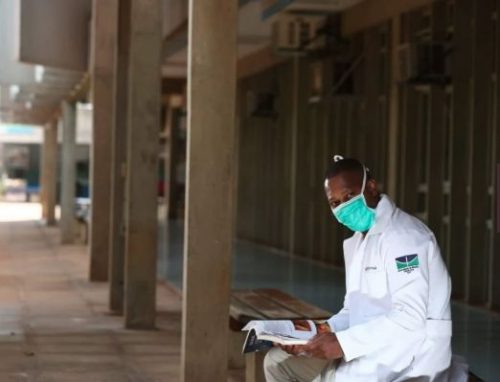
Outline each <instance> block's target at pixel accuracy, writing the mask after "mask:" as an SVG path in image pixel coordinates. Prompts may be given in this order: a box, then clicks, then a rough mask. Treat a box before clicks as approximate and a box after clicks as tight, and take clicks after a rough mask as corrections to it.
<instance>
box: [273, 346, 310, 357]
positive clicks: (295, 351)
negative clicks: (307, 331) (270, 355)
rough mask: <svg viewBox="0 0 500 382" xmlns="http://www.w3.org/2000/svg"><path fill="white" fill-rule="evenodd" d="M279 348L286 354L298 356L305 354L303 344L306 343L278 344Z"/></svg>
mask: <svg viewBox="0 0 500 382" xmlns="http://www.w3.org/2000/svg"><path fill="white" fill-rule="evenodd" d="M278 346H279V347H280V348H281V350H283V351H285V352H287V353H288V354H291V355H294V356H299V355H305V352H304V346H306V345H278Z"/></svg>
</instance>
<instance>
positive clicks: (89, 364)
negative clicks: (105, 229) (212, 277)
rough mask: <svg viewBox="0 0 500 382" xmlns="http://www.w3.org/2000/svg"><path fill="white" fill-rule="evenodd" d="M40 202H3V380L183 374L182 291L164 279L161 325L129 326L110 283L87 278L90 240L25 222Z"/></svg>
mask: <svg viewBox="0 0 500 382" xmlns="http://www.w3.org/2000/svg"><path fill="white" fill-rule="evenodd" d="M37 209H38V207H37V206H36V205H30V204H18V205H14V204H4V203H0V382H9V381H30V382H125V381H126V382H160V381H161V382H173V381H177V380H178V374H179V362H180V355H179V353H180V327H181V325H180V322H181V313H180V309H181V300H180V297H179V294H178V292H177V291H175V290H173V289H169V288H168V287H166V286H161V285H159V287H158V309H159V314H158V321H157V323H158V330H155V331H131V330H124V329H123V325H122V319H121V318H120V317H117V316H112V315H110V314H109V312H108V309H107V296H108V288H107V284H106V283H90V282H88V281H87V279H88V276H87V275H88V256H87V249H86V247H84V246H79V245H75V246H60V245H59V244H58V242H59V239H58V230H57V229H48V228H45V227H42V226H40V224H38V223H37V222H34V221H23V220H26V219H32V218H33V214H34V213H37V212H39V211H38V210H37ZM9 216H10V218H9ZM10 219H12V220H17V221H12V222H8V220H10Z"/></svg>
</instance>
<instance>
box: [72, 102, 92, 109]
mask: <svg viewBox="0 0 500 382" xmlns="http://www.w3.org/2000/svg"><path fill="white" fill-rule="evenodd" d="M76 106H77V108H78V109H79V110H88V111H92V110H93V109H94V105H92V103H90V102H88V103H83V102H78V103H77V105H76Z"/></svg>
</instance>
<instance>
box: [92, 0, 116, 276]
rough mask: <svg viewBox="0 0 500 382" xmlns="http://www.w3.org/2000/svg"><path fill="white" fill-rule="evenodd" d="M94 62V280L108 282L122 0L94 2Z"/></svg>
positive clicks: (98, 0) (96, 0)
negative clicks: (120, 1) (112, 168)
mask: <svg viewBox="0 0 500 382" xmlns="http://www.w3.org/2000/svg"><path fill="white" fill-rule="evenodd" d="M92 12H93V18H92V21H93V22H92V37H93V40H94V44H93V49H94V52H93V54H92V57H93V60H92V63H91V73H92V90H91V92H92V93H91V96H92V103H93V108H94V112H93V124H92V125H93V126H92V129H93V139H92V147H91V161H90V162H91V182H90V185H91V198H92V203H91V214H90V216H91V221H90V241H89V252H90V280H91V281H107V279H108V264H109V251H110V248H109V244H110V241H109V227H110V216H111V208H110V206H111V191H110V190H111V135H112V134H111V132H112V128H113V113H112V110H113V103H114V97H113V87H114V69H115V56H116V35H117V26H118V0H107V1H100V0H94V1H93V7H92Z"/></svg>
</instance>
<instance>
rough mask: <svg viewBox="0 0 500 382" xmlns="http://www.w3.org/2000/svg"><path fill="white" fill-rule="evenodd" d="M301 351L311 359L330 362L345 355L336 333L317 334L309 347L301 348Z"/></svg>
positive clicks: (309, 343) (308, 344)
mask: <svg viewBox="0 0 500 382" xmlns="http://www.w3.org/2000/svg"><path fill="white" fill-rule="evenodd" d="M301 351H303V352H306V353H307V354H308V355H310V356H311V357H315V358H323V359H328V360H334V359H339V358H342V356H343V355H344V353H343V351H342V348H341V346H340V344H339V341H338V340H337V336H336V335H335V333H320V334H317V335H316V336H314V338H313V339H312V340H311V341H309V342H308V343H307V345H304V346H301Z"/></svg>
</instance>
